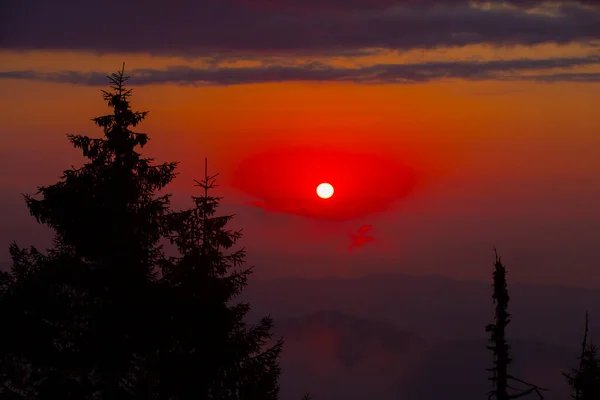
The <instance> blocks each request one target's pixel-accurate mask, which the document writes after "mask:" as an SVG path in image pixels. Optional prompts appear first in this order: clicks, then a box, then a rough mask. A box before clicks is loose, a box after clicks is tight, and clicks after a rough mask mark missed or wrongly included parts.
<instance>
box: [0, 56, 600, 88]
mask: <svg viewBox="0 0 600 400" xmlns="http://www.w3.org/2000/svg"><path fill="white" fill-rule="evenodd" d="M598 64H600V56H590V57H573V58H547V59H514V60H495V61H447V62H425V63H415V64H377V65H373V66H368V67H362V68H336V67H333V66H329V65H326V64H321V63H309V64H305V65H298V66H282V65H267V66H261V67H247V68H193V67H187V66H186V67H170V68H167V69H164V70H158V69H134V70H133V71H131V73H130V75H131V76H132V78H134V82H135V85H138V86H143V85H153V84H176V85H198V86H200V85H239V84H251V83H267V82H289V81H313V82H353V83H362V84H382V83H383V84H385V83H424V82H429V81H433V80H439V79H446V78H449V79H466V80H486V79H497V80H510V79H512V80H514V79H519V80H533V81H547V82H551V81H569V82H576V81H582V82H583V81H585V82H597V81H600V79H598V77H599V74H597V73H595V74H594V73H588V74H583V73H577V72H574V73H569V72H563V71H560V73H554V75H540V74H536V75H531V76H527V75H521V73H523V72H526V71H535V72H539V71H540V70H550V71H552V70H555V69H565V68H573V67H580V66H585V65H598ZM106 75H107V74H106V73H101V72H77V71H59V72H48V73H44V72H36V71H4V72H1V71H0V79H28V80H38V81H46V82H56V83H70V84H76V85H88V86H104V85H105V84H106Z"/></svg>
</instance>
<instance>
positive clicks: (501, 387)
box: [485, 249, 547, 400]
mask: <svg viewBox="0 0 600 400" xmlns="http://www.w3.org/2000/svg"><path fill="white" fill-rule="evenodd" d="M494 251H496V249H494ZM493 277H494V283H493V285H492V287H493V289H494V292H493V294H492V299H493V301H494V304H496V312H495V323H493V324H489V325H487V326H486V327H485V331H486V332H489V333H490V334H491V338H490V341H491V342H492V344H491V345H490V346H488V347H487V348H488V349H489V350H491V351H492V353H493V355H494V366H493V367H492V368H489V369H487V370H488V371H490V372H492V373H493V375H492V377H491V378H489V379H490V380H491V381H492V386H493V387H494V389H493V390H492V391H490V392H489V393H488V398H489V399H491V398H495V399H496V400H509V399H516V398H519V397H523V396H525V395H528V394H531V393H536V394H537V395H538V396H539V398H540V399H543V398H544V396H542V393H541V391H544V390H547V389H543V388H541V387H539V386H536V385H534V384H531V383H528V382H525V381H523V380H521V379H518V378H515V377H514V376H512V375H510V374H509V373H508V365H509V364H510V362H511V361H512V360H511V358H510V346H509V345H508V342H507V341H506V327H507V326H508V324H509V323H510V314H509V313H508V302H509V300H510V296H509V295H508V284H507V283H506V267H505V266H504V265H503V264H502V260H501V259H500V257H499V256H498V253H497V252H496V262H495V263H494V273H493ZM513 382H516V383H518V384H521V385H524V386H525V388H515V387H514V386H512V384H513ZM509 389H512V390H513V391H515V393H511V394H509V393H508V391H509Z"/></svg>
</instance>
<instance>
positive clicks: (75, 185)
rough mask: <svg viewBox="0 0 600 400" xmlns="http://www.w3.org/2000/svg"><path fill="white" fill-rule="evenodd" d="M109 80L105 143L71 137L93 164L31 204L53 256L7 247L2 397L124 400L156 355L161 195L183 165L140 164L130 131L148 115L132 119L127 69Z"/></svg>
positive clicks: (142, 138) (101, 121)
mask: <svg viewBox="0 0 600 400" xmlns="http://www.w3.org/2000/svg"><path fill="white" fill-rule="evenodd" d="M108 78H109V80H110V82H111V86H110V91H103V94H104V96H103V97H104V100H105V101H106V102H107V104H108V106H109V107H110V108H111V109H112V111H113V112H112V114H110V115H106V116H102V117H98V118H94V119H93V121H94V122H95V123H96V125H98V126H99V127H101V128H102V129H103V131H104V137H103V138H99V139H94V138H90V137H87V136H81V135H68V138H69V140H70V142H71V143H72V144H73V146H74V147H75V148H78V149H80V150H81V151H82V153H83V155H84V157H86V158H87V159H88V161H87V162H86V163H85V164H84V165H83V167H81V168H74V167H73V168H72V169H70V170H66V171H64V173H63V175H62V177H61V179H60V181H59V182H58V183H56V184H54V185H51V186H46V187H40V188H39V190H38V193H37V196H36V197H34V196H29V195H28V196H26V203H27V206H28V208H29V211H30V212H31V214H32V215H33V216H34V217H35V218H36V220H37V221H38V222H39V223H43V224H46V225H48V226H49V227H51V228H52V229H53V230H54V231H55V239H54V247H53V248H52V249H50V250H49V251H48V254H47V255H42V254H40V252H38V251H37V250H36V249H31V250H22V249H19V248H18V247H17V246H16V245H13V246H12V247H11V254H12V257H13V270H12V273H11V274H10V275H9V276H5V277H4V281H5V282H7V283H6V284H5V289H3V295H2V305H1V307H2V311H6V310H8V309H11V307H12V311H10V313H9V315H10V318H9V319H8V324H7V325H8V326H10V331H11V332H10V333H8V334H6V335H5V338H3V339H8V340H7V342H6V343H7V344H6V345H5V346H3V348H2V361H3V362H2V377H3V378H4V380H5V381H6V382H7V384H6V385H5V390H4V393H13V394H15V395H16V394H19V393H20V394H21V395H24V396H25V398H53V399H54V398H63V399H65V398H79V399H84V398H90V399H91V398H104V399H121V398H128V397H131V396H133V395H135V385H136V384H135V371H136V365H137V364H138V363H139V362H140V361H139V358H140V357H141V356H142V355H144V354H148V353H151V352H152V351H151V345H152V343H151V341H150V340H148V332H149V328H150V327H151V326H152V322H151V321H152V319H151V316H152V310H151V309H150V308H149V304H150V305H151V304H152V298H151V297H150V293H151V289H152V286H151V284H152V282H153V281H154V280H155V273H156V267H157V264H158V261H159V260H160V259H161V258H162V254H161V247H160V246H159V244H158V242H159V239H160V238H161V235H162V233H163V222H162V221H163V219H164V215H165V214H166V213H167V211H168V205H169V197H168V196H167V195H164V196H157V194H156V193H157V192H158V191H159V190H160V189H162V188H163V187H165V186H166V185H167V184H168V183H169V182H170V181H171V180H172V179H173V177H174V169H175V167H176V163H165V164H161V165H152V161H153V160H152V159H148V158H143V157H142V156H141V155H140V153H138V151H137V148H141V147H143V146H144V145H145V144H146V143H147V141H148V137H147V135H145V134H143V133H135V132H133V131H131V127H135V126H137V125H138V124H139V123H140V122H141V121H142V120H143V119H144V118H145V117H146V115H147V112H136V111H132V110H131V108H130V104H129V98H130V96H131V90H128V89H126V88H125V83H126V81H127V80H128V77H127V76H125V75H124V65H123V69H122V70H121V71H119V72H118V73H115V74H112V75H111V76H109V77H108ZM7 335H8V336H7ZM28 346H32V347H31V348H30V347H28ZM15 366H17V367H19V368H18V370H17V369H16V368H15ZM7 396H8V394H7Z"/></svg>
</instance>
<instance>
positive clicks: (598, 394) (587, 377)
mask: <svg viewBox="0 0 600 400" xmlns="http://www.w3.org/2000/svg"><path fill="white" fill-rule="evenodd" d="M587 338H588V313H587V312H586V313H585V331H584V334H583V341H582V343H581V354H580V356H579V368H573V369H572V370H571V373H563V376H564V377H565V379H566V380H567V383H568V384H569V386H570V387H571V389H572V390H573V394H572V397H573V398H574V399H575V400H591V399H594V400H596V399H600V358H599V357H598V351H597V348H596V346H595V345H594V344H592V343H588V339H587Z"/></svg>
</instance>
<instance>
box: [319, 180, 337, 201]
mask: <svg viewBox="0 0 600 400" xmlns="http://www.w3.org/2000/svg"><path fill="white" fill-rule="evenodd" d="M317 196H319V197H320V198H322V199H328V198H330V197H331V196H333V186H331V185H330V184H329V183H321V184H320V185H319V186H317Z"/></svg>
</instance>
